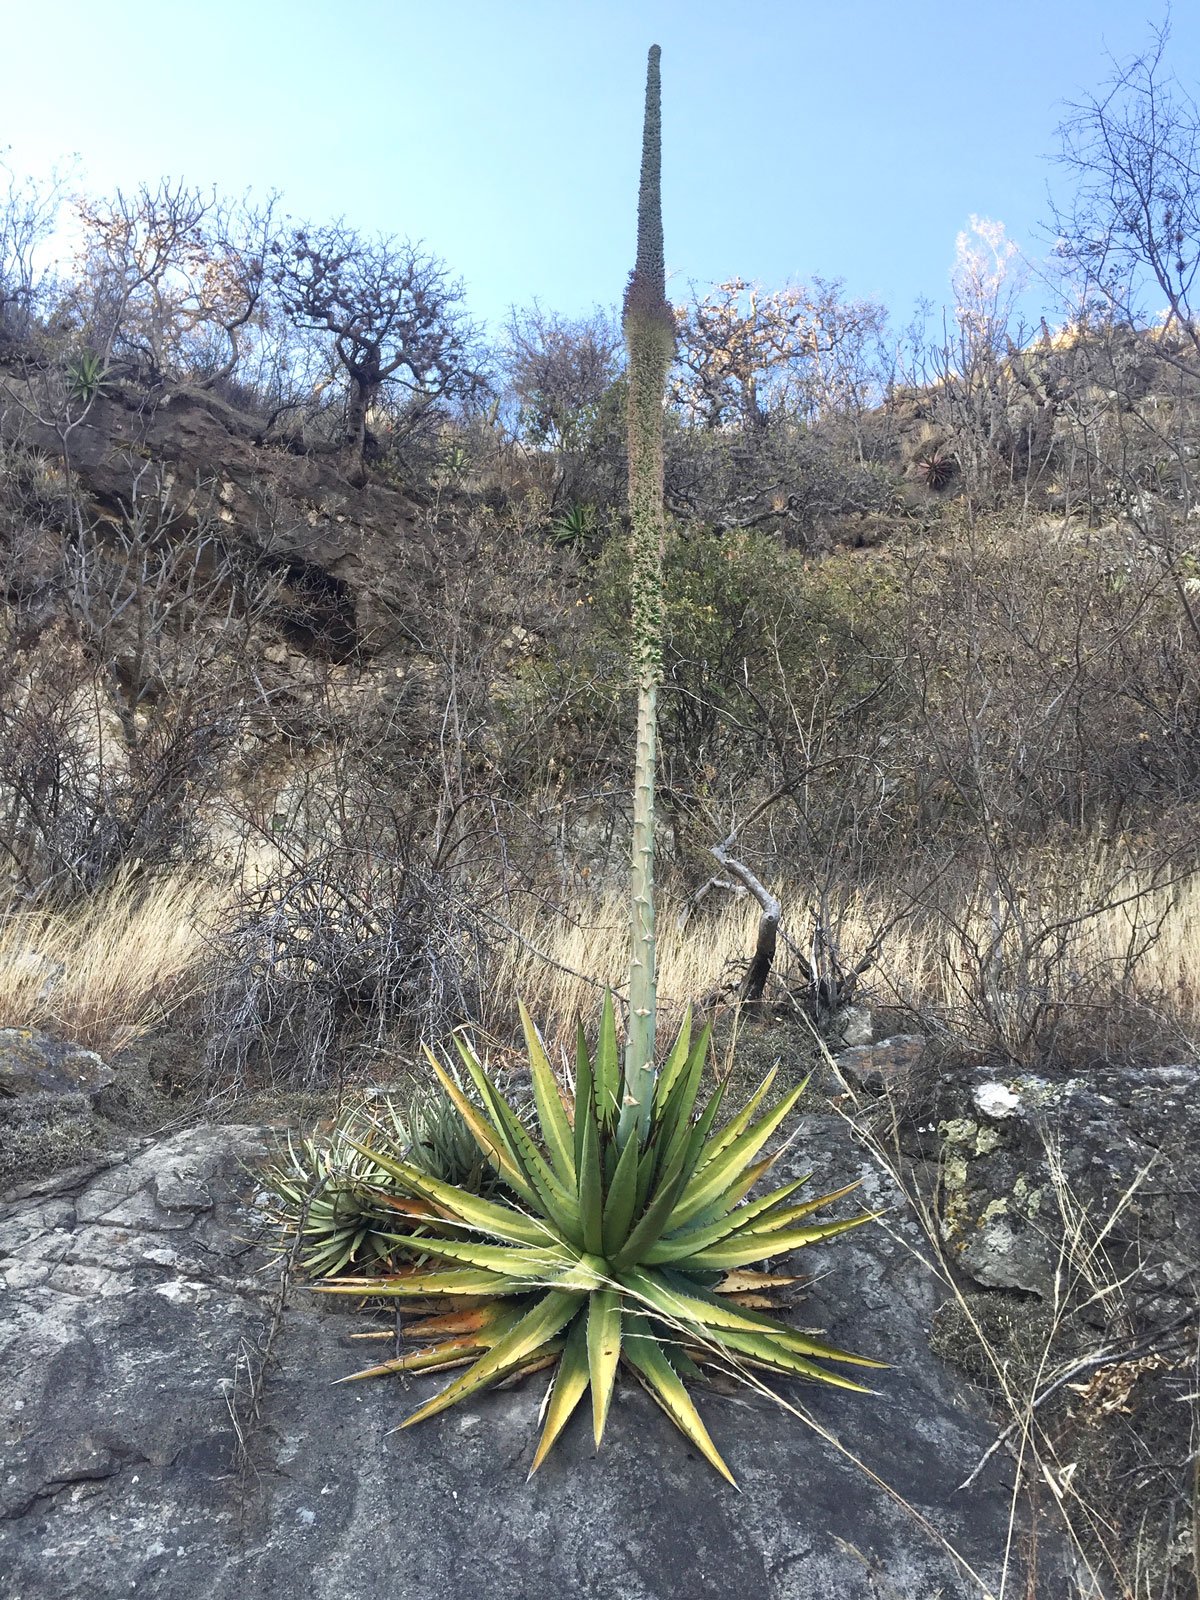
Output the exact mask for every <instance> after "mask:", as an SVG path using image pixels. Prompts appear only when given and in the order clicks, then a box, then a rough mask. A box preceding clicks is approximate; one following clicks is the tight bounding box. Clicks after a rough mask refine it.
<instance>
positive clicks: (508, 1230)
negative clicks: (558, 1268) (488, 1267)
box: [349, 1140, 553, 1244]
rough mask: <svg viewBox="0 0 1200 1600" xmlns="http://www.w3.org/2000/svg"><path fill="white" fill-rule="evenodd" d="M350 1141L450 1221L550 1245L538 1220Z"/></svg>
mask: <svg viewBox="0 0 1200 1600" xmlns="http://www.w3.org/2000/svg"><path fill="white" fill-rule="evenodd" d="M349 1142H350V1144H351V1145H352V1147H353V1148H354V1149H355V1150H357V1151H358V1152H359V1154H360V1155H364V1156H369V1157H370V1159H371V1160H372V1161H374V1162H377V1163H378V1165H379V1166H381V1167H382V1168H383V1169H384V1171H385V1172H390V1173H391V1174H392V1176H393V1177H395V1178H398V1179H399V1180H400V1181H401V1182H402V1183H404V1184H406V1185H407V1186H408V1187H409V1188H410V1189H412V1190H413V1191H414V1193H416V1194H418V1195H420V1196H421V1198H422V1199H424V1200H429V1201H431V1202H432V1203H433V1204H434V1205H437V1206H439V1207H440V1208H441V1210H442V1213H443V1215H444V1216H447V1217H449V1218H450V1219H451V1220H453V1221H457V1222H461V1223H464V1224H466V1225H467V1226H468V1227H471V1228H475V1229H476V1230H477V1231H478V1232H480V1233H489V1234H491V1235H492V1236H493V1237H494V1238H497V1239H507V1240H509V1241H510V1242H511V1243H513V1244H548V1243H552V1242H553V1239H552V1235H551V1233H550V1230H549V1228H548V1227H547V1224H546V1222H545V1221H544V1220H543V1219H541V1218H536V1217H529V1216H524V1215H522V1213H521V1212H519V1211H514V1210H513V1208H512V1207H511V1206H505V1205H501V1204H499V1203H498V1202H497V1201H494V1200H484V1199H483V1198H482V1197H481V1196H480V1195H475V1194H468V1193H467V1191H466V1190H465V1189H460V1188H458V1187H457V1186H456V1185H454V1184H452V1183H443V1182H442V1181H441V1180H440V1179H439V1178H434V1177H431V1176H430V1174H429V1173H427V1172H423V1171H422V1170H421V1169H420V1168H419V1167H414V1166H412V1165H410V1163H409V1162H407V1161H393V1160H392V1159H391V1158H390V1157H389V1156H385V1155H384V1154H383V1153H382V1151H379V1150H373V1149H372V1148H371V1147H370V1146H369V1145H360V1144H355V1143H354V1141H353V1140H350V1141H349Z"/></svg>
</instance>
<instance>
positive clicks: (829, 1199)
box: [754, 1178, 862, 1233]
mask: <svg viewBox="0 0 1200 1600" xmlns="http://www.w3.org/2000/svg"><path fill="white" fill-rule="evenodd" d="M861 1187H862V1179H861V1178H856V1179H855V1180H854V1182H853V1183H847V1184H845V1185H843V1187H842V1188H840V1189H832V1190H831V1191H830V1192H829V1193H828V1194H822V1195H818V1196H816V1198H815V1199H812V1200H805V1201H804V1203H803V1204H802V1205H798V1206H788V1207H786V1208H785V1209H784V1210H783V1211H780V1212H778V1213H775V1212H772V1213H771V1215H770V1216H767V1217H762V1218H761V1219H760V1220H759V1221H758V1222H756V1223H755V1229H754V1231H755V1232H756V1233H762V1232H764V1231H766V1230H768V1229H769V1230H770V1231H772V1232H774V1231H775V1230H776V1229H778V1228H790V1227H793V1226H794V1225H795V1224H796V1223H797V1222H799V1221H800V1219H801V1217H807V1216H811V1214H812V1213H813V1212H814V1211H819V1210H820V1209H821V1207H822V1206H831V1205H832V1204H833V1202H834V1201H835V1200H842V1199H844V1198H845V1196H846V1195H848V1194H853V1193H854V1191H855V1189H859V1188H861Z"/></svg>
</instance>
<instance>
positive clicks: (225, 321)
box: [72, 179, 275, 386]
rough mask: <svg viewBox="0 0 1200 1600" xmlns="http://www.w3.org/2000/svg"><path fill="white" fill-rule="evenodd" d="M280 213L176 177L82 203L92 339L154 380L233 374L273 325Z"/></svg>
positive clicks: (83, 277)
mask: <svg viewBox="0 0 1200 1600" xmlns="http://www.w3.org/2000/svg"><path fill="white" fill-rule="evenodd" d="M274 211H275V200H274V197H273V196H272V197H269V198H268V199H267V201H266V203H265V204H264V205H262V206H256V205H252V204H251V203H250V202H249V200H241V201H236V202H226V201H223V200H219V199H218V198H217V197H216V196H215V195H212V194H205V193H204V192H202V191H201V190H199V189H193V188H190V187H189V186H188V185H186V184H184V183H182V182H175V181H173V180H171V179H163V180H161V181H160V182H159V183H158V184H156V185H154V186H150V185H148V184H142V185H141V186H140V187H139V188H138V189H137V190H136V191H134V192H133V193H131V194H126V193H124V192H123V191H121V190H118V191H117V193H116V195H115V196H114V197H113V198H112V199H111V200H104V201H95V202H93V201H83V202H80V204H79V215H80V219H81V221H82V223H83V227H84V244H83V248H82V251H81V256H80V262H79V281H78V284H77V286H76V291H75V295H74V305H73V308H72V309H73V312H74V320H75V323H76V326H77V329H78V331H79V333H80V335H81V337H82V339H83V340H84V341H85V342H86V343H87V344H88V345H89V346H90V348H91V349H92V351H93V352H94V353H95V354H96V355H98V356H99V357H100V358H101V359H102V361H104V362H109V361H112V360H117V361H121V362H124V363H126V364H127V365H128V366H129V368H130V369H131V372H132V375H134V376H136V377H138V378H140V379H142V380H143V381H147V382H150V383H162V382H178V381H180V380H181V379H187V380H188V381H189V382H192V383H199V384H202V385H204V386H211V385H212V384H215V383H216V382H218V381H219V380H221V379H223V378H228V377H229V376H230V375H231V374H232V373H233V372H234V371H235V370H236V368H237V366H238V363H239V362H240V361H241V360H242V359H243V357H244V355H245V353H246V350H247V347H248V345H249V344H250V343H251V342H252V341H253V336H254V334H255V333H256V332H260V331H261V329H262V327H263V324H264V320H265V316H266V306H265V294H266V290H267V288H268V285H269V280H268V277H267V265H268V251H269V248H270V245H271V241H272V239H273V237H274V232H275V225H274Z"/></svg>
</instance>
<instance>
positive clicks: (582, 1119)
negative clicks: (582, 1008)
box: [575, 1022, 595, 1171]
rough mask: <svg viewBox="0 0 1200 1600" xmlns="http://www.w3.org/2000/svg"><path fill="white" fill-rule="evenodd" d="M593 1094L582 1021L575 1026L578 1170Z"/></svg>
mask: <svg viewBox="0 0 1200 1600" xmlns="http://www.w3.org/2000/svg"><path fill="white" fill-rule="evenodd" d="M594 1094H595V1076H594V1074H593V1072H592V1058H591V1056H590V1055H589V1054H588V1047H587V1037H586V1035H585V1034H584V1031H583V1023H582V1022H580V1023H577V1024H576V1027H575V1167H576V1170H577V1171H579V1170H580V1169H581V1168H582V1166H583V1130H584V1128H585V1126H586V1125H587V1122H588V1116H587V1115H586V1113H588V1112H589V1111H590V1110H591V1107H592V1103H593V1096H594Z"/></svg>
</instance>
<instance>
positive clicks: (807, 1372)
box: [720, 1328, 871, 1394]
mask: <svg viewBox="0 0 1200 1600" xmlns="http://www.w3.org/2000/svg"><path fill="white" fill-rule="evenodd" d="M720 1343H721V1345H722V1346H724V1347H725V1348H726V1349H728V1350H731V1351H733V1352H734V1353H735V1355H736V1356H743V1355H744V1356H749V1357H750V1359H751V1362H752V1363H753V1365H755V1366H759V1367H767V1368H768V1369H769V1370H770V1371H772V1372H781V1373H786V1374H787V1375H788V1376H790V1377H796V1378H811V1379H813V1381H814V1382H816V1383H826V1384H828V1385H829V1386H830V1387H831V1388H833V1389H849V1390H851V1391H853V1393H855V1394H870V1392H871V1391H870V1389H868V1388H867V1386H866V1385H865V1384H862V1383H855V1381H854V1379H853V1378H847V1377H844V1376H843V1375H842V1374H841V1373H840V1372H830V1371H828V1370H827V1369H826V1368H825V1367H819V1366H817V1364H816V1362H815V1361H808V1360H806V1359H805V1357H804V1356H801V1355H797V1354H795V1352H793V1351H792V1350H789V1349H786V1348H785V1347H784V1346H783V1345H781V1344H780V1343H779V1342H778V1341H777V1340H775V1339H772V1338H771V1337H770V1335H769V1334H765V1333H742V1332H739V1331H735V1330H733V1329H730V1328H726V1329H723V1330H722V1331H721V1335H720Z"/></svg>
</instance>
